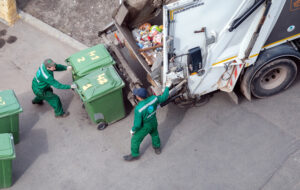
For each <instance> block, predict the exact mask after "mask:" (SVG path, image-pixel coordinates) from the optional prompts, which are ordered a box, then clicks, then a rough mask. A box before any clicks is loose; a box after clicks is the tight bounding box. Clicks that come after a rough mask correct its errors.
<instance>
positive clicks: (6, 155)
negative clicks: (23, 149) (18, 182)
mask: <svg viewBox="0 0 300 190" xmlns="http://www.w3.org/2000/svg"><path fill="white" fill-rule="evenodd" d="M14 158H16V153H15V148H14V142H13V136H12V134H11V133H3V134H0V188H7V187H10V186H11V185H12V160H13V159H14Z"/></svg>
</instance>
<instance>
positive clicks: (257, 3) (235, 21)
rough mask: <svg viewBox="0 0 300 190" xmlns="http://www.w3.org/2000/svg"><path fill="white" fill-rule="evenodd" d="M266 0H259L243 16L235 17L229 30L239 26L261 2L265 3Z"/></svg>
mask: <svg viewBox="0 0 300 190" xmlns="http://www.w3.org/2000/svg"><path fill="white" fill-rule="evenodd" d="M265 1H266V0H258V1H256V2H255V3H254V4H253V5H252V6H251V7H250V8H249V9H248V10H247V11H246V12H245V13H244V14H243V15H242V16H240V17H239V18H237V19H235V20H234V21H233V23H232V24H231V26H230V28H229V29H228V31H229V32H232V31H233V30H234V29H236V28H237V27H239V25H241V24H242V23H243V22H244V21H245V20H246V19H247V18H248V17H249V16H250V15H251V14H252V13H253V12H254V11H255V10H256V9H257V8H258V7H259V6H260V5H261V4H263V3H264V2H265Z"/></svg>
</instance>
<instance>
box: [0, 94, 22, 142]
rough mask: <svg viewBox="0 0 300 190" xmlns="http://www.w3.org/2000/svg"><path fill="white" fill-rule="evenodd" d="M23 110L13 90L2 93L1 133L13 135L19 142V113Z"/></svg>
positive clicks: (0, 106)
mask: <svg viewBox="0 0 300 190" xmlns="http://www.w3.org/2000/svg"><path fill="white" fill-rule="evenodd" d="M20 112H22V108H21V106H20V104H19V101H18V99H17V97H16V95H15V93H14V91H13V90H4V91H0V133H12V134H13V136H14V142H15V144H17V143H18V142H19V113H20Z"/></svg>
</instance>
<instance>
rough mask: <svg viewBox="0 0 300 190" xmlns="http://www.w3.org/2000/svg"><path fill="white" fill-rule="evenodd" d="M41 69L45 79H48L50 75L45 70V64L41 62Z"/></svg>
mask: <svg viewBox="0 0 300 190" xmlns="http://www.w3.org/2000/svg"><path fill="white" fill-rule="evenodd" d="M40 69H41V71H42V74H43V76H44V77H45V79H48V76H47V75H46V73H45V72H44V69H43V64H41V66H40Z"/></svg>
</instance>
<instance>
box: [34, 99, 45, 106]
mask: <svg viewBox="0 0 300 190" xmlns="http://www.w3.org/2000/svg"><path fill="white" fill-rule="evenodd" d="M31 102H32V104H37V105H43V104H44V102H43V101H40V102H35V101H34V100H32V101H31Z"/></svg>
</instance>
